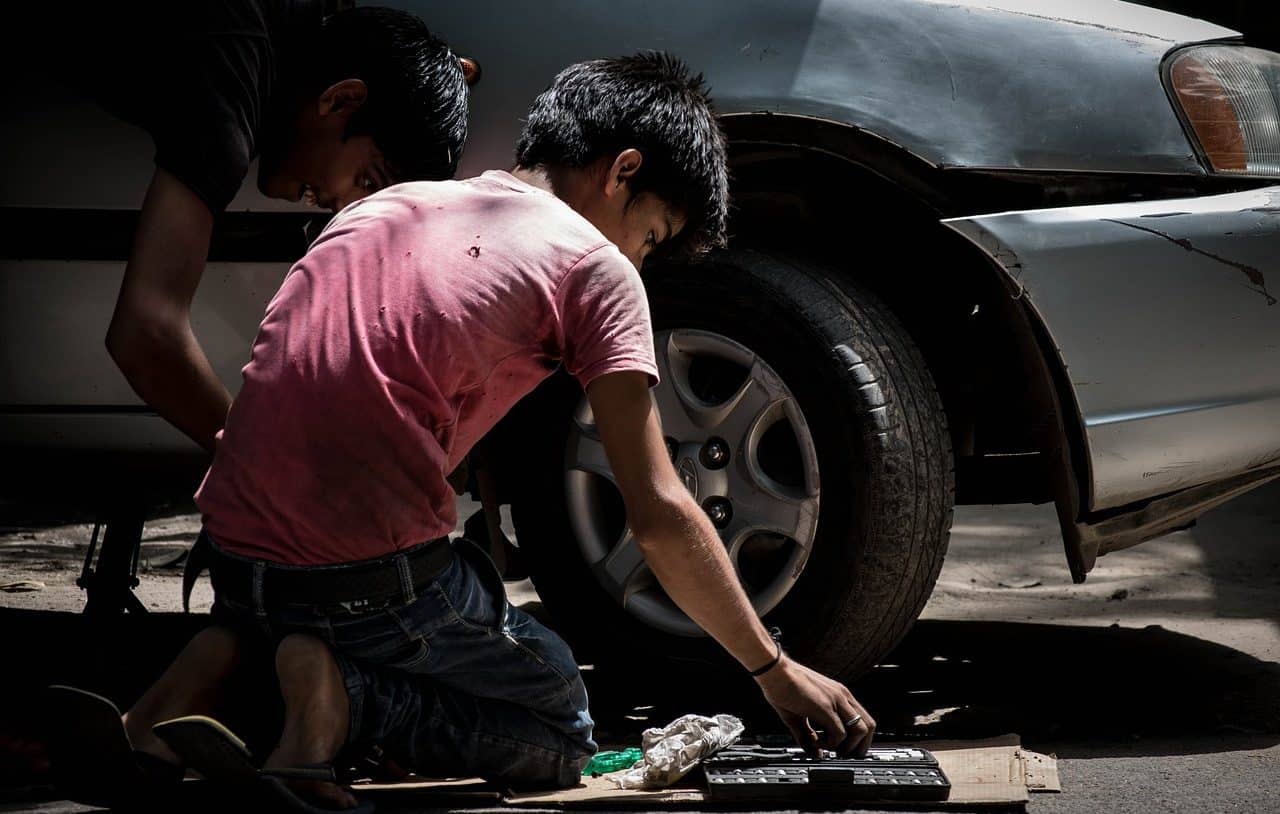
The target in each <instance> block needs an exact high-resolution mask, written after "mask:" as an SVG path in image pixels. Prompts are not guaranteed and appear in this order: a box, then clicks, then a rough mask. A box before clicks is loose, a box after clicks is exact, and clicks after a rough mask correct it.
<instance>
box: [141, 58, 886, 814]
mask: <svg viewBox="0 0 1280 814" xmlns="http://www.w3.org/2000/svg"><path fill="white" fill-rule="evenodd" d="M517 163H518V165H517V167H516V169H515V170H514V171H512V172H511V173H506V172H489V173H485V174H484V175H482V176H480V177H479V178H475V179H471V180H468V181H462V182H442V183H418V184H401V185H398V186H394V187H391V188H389V189H387V190H384V191H382V192H380V193H377V194H375V195H372V196H370V197H368V198H366V199H364V200H363V201H360V202H358V203H356V204H353V205H351V206H349V207H347V208H346V209H344V210H343V211H342V212H341V213H339V215H338V216H337V217H335V218H334V219H333V221H332V222H331V223H330V224H329V226H328V227H327V228H326V229H325V230H324V232H323V233H322V234H321V236H320V237H319V238H318V239H317V240H316V242H315V244H314V245H313V246H312V247H311V249H310V250H309V251H308V253H307V255H306V256H305V257H304V258H302V259H301V260H300V261H298V263H297V264H296V265H295V266H294V267H293V268H292V269H291V270H290V272H289V274H288V275H287V276H286V278H285V280H284V283H283V284H282V285H281V288H280V291H279V292H278V293H277V294H276V296H275V298H274V299H273V300H272V301H271V303H270V305H269V306H268V308H267V313H266V317H265V319H264V320H263V323H262V327H261V330H260V332H259V334H258V337H257V340H256V341H255V343H254V347H253V354H252V358H251V360H250V362H249V364H248V365H247V366H246V367H245V369H244V385H243V387H242V389H241V391H240V394H239V395H238V396H237V398H236V400H235V403H234V404H233V406H232V408H231V412H230V414H229V415H228V417H227V421H226V426H225V429H224V430H223V432H222V433H221V434H220V435H219V444H218V448H217V452H216V455H215V457H214V461H213V464H212V466H211V468H210V470H209V473H208V475H207V476H206V478H205V480H204V483H203V484H202V485H201V487H200V490H199V492H198V493H197V495H196V501H197V504H198V506H199V507H200V510H201V512H202V513H203V515H204V520H205V533H204V535H203V541H204V542H203V544H204V545H206V546H208V547H209V548H210V549H211V551H212V564H211V574H212V577H213V583H214V590H215V596H216V601H215V605H214V620H215V622H216V623H217V624H216V625H215V626H214V627H212V628H210V629H209V630H207V631H205V632H204V633H202V634H200V635H199V636H198V637H197V638H196V639H194V640H193V641H192V643H191V644H190V645H188V648H187V649H186V650H185V651H184V652H183V654H182V655H180V656H179V658H178V660H177V661H176V662H175V663H174V665H173V666H171V667H170V669H169V671H168V672H166V674H165V675H164V676H163V677H162V678H161V679H160V681H159V682H158V683H157V684H156V685H155V686H154V687H152V689H151V690H149V691H148V693H147V694H146V695H145V696H144V697H143V699H142V700H141V701H139V703H138V704H137V705H136V706H135V707H134V708H133V709H132V710H131V711H130V712H129V713H128V714H127V715H126V716H125V726H126V729H127V731H128V734H129V736H130V739H131V740H132V743H133V747H134V748H136V749H138V750H139V751H141V752H143V753H145V754H147V755H149V757H150V758H153V759H154V758H158V759H161V760H167V761H169V762H171V763H172V762H173V761H174V760H175V758H176V756H175V755H174V753H173V752H171V751H170V750H169V749H168V748H167V747H166V746H165V744H164V743H162V742H161V741H159V740H158V739H157V738H156V737H155V736H154V735H153V734H152V733H151V731H150V726H151V725H152V724H154V723H155V722H157V721H163V720H166V719H167V718H171V717H174V716H177V715H183V714H191V713H195V712H202V713H205V712H207V711H208V709H207V705H208V703H209V700H208V699H210V698H212V697H213V696H214V695H216V690H217V687H218V686H219V685H220V683H221V682H222V681H223V680H224V676H225V675H226V674H227V673H228V672H230V670H231V669H232V667H233V666H234V664H235V662H236V659H237V658H238V653H239V650H240V648H241V646H242V645H243V643H244V642H245V641H246V638H247V637H259V638H260V637H263V636H266V637H267V639H268V641H270V642H272V643H273V645H274V646H275V647H276V668H277V674H278V677H279V681H280V688H281V692H282V694H283V696H284V700H285V707H286V716H285V726H284V732H283V734H282V736H281V738H280V741H279V744H278V746H277V748H276V749H275V751H274V752H273V753H272V754H271V755H270V756H269V757H268V758H267V761H266V766H267V768H268V769H289V768H291V767H297V766H303V765H314V764H317V763H319V764H332V763H333V762H334V761H335V760H337V759H339V753H340V752H341V753H342V755H343V757H349V756H350V755H351V754H353V753H354V752H358V751H361V750H367V749H369V748H372V747H375V746H376V747H378V748H380V749H381V750H382V752H383V753H385V754H386V755H388V756H390V757H391V758H392V759H393V760H394V761H395V762H396V763H398V764H399V765H401V766H404V767H405V768H408V769H410V770H415V771H418V772H420V773H431V774H437V775H438V774H444V775H450V776H458V775H477V774H478V775H481V776H484V777H487V778H490V779H493V780H495V781H498V782H500V783H502V784H503V785H505V786H508V787H526V788H535V787H563V786H568V785H572V784H574V783H576V782H577V780H578V777H579V775H580V772H581V770H582V767H583V766H584V765H585V763H586V761H587V760H588V759H589V758H590V756H591V754H592V753H593V752H594V751H595V744H594V742H593V741H592V739H591V728H592V722H591V718H590V715H589V713H588V711H587V697H586V691H585V689H584V688H583V684H582V679H581V677H580V675H579V673H578V668H577V666H576V663H575V661H574V659H573V655H572V653H570V652H569V649H568V647H567V645H565V643H564V642H563V641H562V640H561V639H560V638H559V637H558V636H556V635H555V634H554V633H553V632H551V631H549V630H547V629H546V628H545V627H543V626H542V625H540V624H539V623H538V622H536V621H535V620H533V619H532V618H530V617H528V616H527V615H526V614H524V613H523V612H522V611H520V610H519V609H518V608H513V607H510V606H509V605H508V604H507V602H506V598H505V594H504V593H503V588H502V581H501V578H500V577H499V575H498V574H497V572H496V571H495V570H494V568H493V565H492V563H491V562H489V561H488V560H487V558H486V557H485V556H484V554H483V553H482V552H480V551H479V550H478V549H476V548H475V547H474V546H472V545H470V544H468V543H466V542H465V541H458V542H457V543H450V541H449V540H448V538H447V535H448V534H449V532H450V531H452V530H453V527H454V523H455V521H456V518H455V516H454V508H453V505H454V498H453V493H452V491H451V489H450V488H449V486H448V484H447V483H446V480H445V477H446V475H447V474H448V473H449V472H450V471H451V470H452V469H453V468H454V467H455V466H456V465H457V464H458V463H459V462H460V461H461V460H462V458H463V457H464V456H465V455H466V454H467V451H468V450H469V449H470V448H471V447H472V445H473V444H475V442H476V441H478V440H479V439H480V438H481V436H483V435H484V434H485V432H487V431H488V430H489V429H490V428H491V427H492V426H493V425H494V424H495V423H496V422H497V421H498V420H499V419H500V418H501V417H502V416H503V415H504V414H505V413H506V412H507V411H508V410H509V409H510V408H511V407H512V406H513V405H514V404H515V403H516V401H518V400H519V399H520V398H521V397H522V396H524V395H525V394H527V393H529V392H530V391H531V390H533V388H534V387H535V386H536V385H537V384H538V383H539V382H540V381H542V380H543V379H545V378H546V377H547V376H548V375H550V373H551V372H552V371H553V370H555V369H556V368H557V367H559V366H561V365H563V366H564V367H565V368H566V370H567V371H568V372H569V373H570V374H572V375H573V376H575V377H576V378H577V379H578V381H579V382H580V383H581V385H582V386H583V387H584V388H585V390H586V392H587V395H588V398H589V399H590V403H591V406H592V409H593V413H594V416H595V420H596V423H597V426H598V428H599V431H600V434H601V437H602V440H603V442H604V446H605V450H606V453H607V455H608V458H609V462H610V464H611V467H612V469H613V473H614V476H615V478H616V482H617V484H618V487H619V490H620V491H621V492H622V496H623V500H624V502H625V504H626V509H627V515H628V522H629V524H630V527H631V528H632V530H633V531H634V533H635V536H636V538H637V540H638V543H639V546H640V550H641V551H642V552H643V554H644V556H645V560H646V562H647V563H648V565H649V566H650V568H651V569H652V570H653V572H654V574H655V575H656V576H657V578H658V580H659V581H660V583H661V584H662V586H663V587H664V589H666V591H667V593H668V594H669V595H670V596H671V598H672V599H673V600H674V601H675V602H676V603H677V604H678V605H679V606H680V607H681V608H682V609H683V610H684V611H685V612H686V613H688V614H689V616H690V617H691V618H693V619H694V620H695V621H696V622H698V624H699V625H701V626H702V627H703V628H704V629H705V630H706V631H707V632H708V633H709V634H710V635H711V636H712V637H714V638H715V639H716V640H717V641H718V642H720V643H721V644H722V645H723V646H724V647H725V648H726V649H727V650H728V651H729V652H730V653H731V654H732V655H733V656H734V657H735V658H737V660H738V661H739V662H741V663H742V665H743V666H744V667H745V668H747V669H748V670H750V671H751V672H752V674H753V675H755V676H756V677H757V680H758V681H759V683H760V686H761V688H762V690H763V691H764V693H765V696H766V698H767V699H768V700H769V701H770V703H772V704H773V705H774V707H775V708H776V709H777V710H778V712H779V714H780V715H781V717H782V718H783V720H784V722H786V723H787V725H788V726H789V727H790V728H791V730H792V731H793V732H794V733H795V734H796V736H797V738H798V739H799V740H800V741H801V743H802V744H803V745H804V746H806V747H813V746H815V744H816V743H817V741H816V740H815V737H816V736H815V735H814V730H815V729H816V730H821V731H823V732H824V733H825V735H826V739H827V740H826V745H827V746H828V747H830V748H835V749H840V750H841V751H842V752H845V753H855V752H862V751H865V749H866V747H867V746H868V745H869V743H870V740H871V735H872V731H873V727H874V724H873V722H872V721H871V718H870V716H869V715H868V714H867V713H866V710H864V709H863V708H862V707H861V706H860V705H859V704H858V703H857V701H856V700H855V699H854V698H853V696H852V694H850V693H849V691H848V689H846V688H845V687H844V686H843V685H841V684H839V683H837V682H835V681H833V680H831V679H829V678H827V677H826V676H823V675H821V674H819V673H816V672H813V671H811V670H809V669H807V668H805V667H803V666H801V665H799V664H797V663H795V662H793V661H792V660H790V659H789V658H787V657H786V655H785V654H784V653H783V652H782V651H781V648H780V647H779V646H778V645H777V643H776V641H774V640H773V639H771V637H770V635H769V634H768V633H767V632H766V631H765V629H764V627H763V626H762V625H761V623H760V621H759V619H758V618H757V617H756V615H755V613H754V612H753V610H752V608H751V605H750V603H749V601H748V600H747V598H746V596H745V594H744V593H743V591H742V589H741V586H740V585H739V583H738V579H737V576H736V574H735V572H734V569H733V566H732V565H731V563H730V562H729V559H728V557H727V554H726V552H725V549H724V546H723V544H722V543H721V542H720V539H719V537H718V536H717V533H716V531H715V529H714V527H713V526H712V525H711V524H710V521H709V520H708V518H707V517H706V515H705V513H704V512H703V511H702V509H701V508H700V507H699V506H698V505H697V503H696V502H695V501H694V500H693V498H692V497H691V496H690V495H689V493H688V492H687V491H686V490H685V489H684V487H683V485H682V484H681V481H680V479H679V477H678V476H677V475H676V473H675V471H674V469H673V467H672V465H671V462H670V459H669V458H668V455H667V451H666V447H665V443H664V440H663V435H662V430H661V426H660V424H659V423H658V417H657V415H656V413H655V411H654V409H653V406H652V402H651V400H650V397H649V392H648V391H649V388H650V387H651V386H652V385H653V384H654V383H655V382H656V378H657V367H656V365H655V363H654V349H653V342H652V329H651V325H650V322H649V313H648V307H647V303H646V299H645V294H644V288H643V285H642V284H641V281H640V276H639V272H638V269H639V268H640V267H641V265H642V264H643V262H644V260H645V257H646V256H647V255H648V254H649V253H650V252H651V251H652V250H653V249H654V248H656V247H658V246H662V247H663V249H664V252H666V251H670V252H672V253H676V254H690V253H696V252H698V251H701V250H703V249H706V248H708V247H711V246H714V245H717V244H719V243H722V242H723V233H724V221H725V214H726V210H727V176H726V170H725V148H724V139H723V136H722V134H721V132H720V129H719V126H718V124H717V122H716V119H715V115H714V112H713V110H712V108H711V104H710V99H709V98H708V96H707V93H706V90H705V88H704V87H703V86H702V82H701V78H700V77H691V76H690V75H689V73H688V71H687V69H686V68H685V67H684V66H683V65H682V64H681V63H679V62H678V61H677V60H674V59H672V58H669V57H666V56H664V55H660V54H642V55H638V56H635V57H629V58H623V59H612V60H597V61H593V62H587V63H580V64H578V65H573V66H571V67H569V68H567V69H566V70H565V71H563V72H562V73H561V74H560V75H559V76H557V77H556V79H555V82H554V83H553V84H552V86H551V87H550V88H549V89H548V90H547V91H545V92H544V93H543V94H542V95H541V96H539V97H538V99H537V101H536V102H535V103H534V106H533V109H532V111H531V112H530V115H529V118H528V121H527V124H526V127H525V131H524V134H523V136H522V137H521V140H520V144H519V146H518V148H517ZM208 773H209V772H206V774H208ZM258 785H259V787H260V790H262V791H263V792H264V793H270V794H275V795H277V796H278V797H279V798H280V799H282V800H285V801H288V802H290V803H292V804H298V805H300V804H302V802H301V800H302V799H303V798H305V799H310V800H312V801H317V802H320V803H322V804H324V805H327V806H331V807H337V808H347V807H351V806H355V805H356V804H357V801H356V800H355V798H353V797H352V796H351V795H350V793H349V792H348V791H347V790H345V789H343V788H342V787H340V786H339V785H337V784H336V783H334V782H325V781H324V780H323V779H321V780H297V779H290V780H288V782H287V783H286V781H284V780H283V779H281V778H280V777H279V776H274V775H271V774H270V773H269V772H268V773H267V774H266V775H265V776H264V779H263V781H262V783H260V784H258Z"/></svg>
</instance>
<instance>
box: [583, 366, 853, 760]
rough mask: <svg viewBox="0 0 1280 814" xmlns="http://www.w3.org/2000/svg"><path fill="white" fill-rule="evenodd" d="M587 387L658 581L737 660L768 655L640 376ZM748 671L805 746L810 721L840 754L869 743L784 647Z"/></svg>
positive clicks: (838, 694)
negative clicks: (777, 657) (760, 671)
mask: <svg viewBox="0 0 1280 814" xmlns="http://www.w3.org/2000/svg"><path fill="white" fill-rule="evenodd" d="M587 395H588V397H589V398H590V401H591V409H592V412H593V413H594V415H595V419H596V426H597V427H598V428H599V430H600V436H601V440H602V441H603V442H604V447H605V452H606V454H607V456H608V458H609V465H610V467H611V468H612V469H613V473H614V476H615V478H616V479H617V483H618V488H619V489H620V490H621V492H622V498H623V502H624V503H625V504H626V509H627V520H628V522H629V523H630V525H631V530H632V531H633V532H634V533H635V535H636V540H637V543H638V544H639V546H640V550H641V551H642V552H643V553H644V558H645V562H646V563H648V565H649V567H650V568H651V569H652V570H653V573H654V575H655V576H656V577H657V578H658V581H659V582H660V583H661V584H662V587H663V589H665V590H666V592H667V594H668V595H669V596H670V597H671V599H672V600H673V601H674V602H675V603H676V604H677V605H678V606H679V607H680V609H681V610H683V611H684V612H685V613H687V614H688V615H689V617H690V618H691V619H693V621H694V622H696V623H697V624H698V626H699V627H701V628H702V629H703V630H705V631H706V632H707V633H709V634H710V635H711V636H712V637H713V638H714V639H715V640H716V641H717V642H719V643H720V644H721V645H722V646H723V647H724V648H725V649H726V650H728V651H729V653H730V654H731V655H732V656H733V657H734V658H736V659H737V660H738V661H739V662H740V663H741V664H742V665H743V667H745V668H747V669H748V670H751V669H757V668H759V667H762V666H764V665H766V664H768V663H769V661H770V660H771V659H772V658H773V657H774V653H775V647H774V644H773V641H772V640H771V639H770V638H769V634H768V632H767V631H766V630H765V628H764V625H762V624H761V622H760V620H759V618H757V616H756V614H755V611H754V610H753V609H752V607H751V603H750V601H749V600H748V599H747V596H746V594H745V593H744V592H743V590H742V586H741V583H740V582H739V580H738V575H737V573H736V572H735V571H734V568H733V564H732V563H731V562H730V560H729V555H728V553H727V552H726V551H725V548H724V544H723V543H722V542H721V541H720V538H719V536H718V535H717V534H716V531H715V528H714V527H713V526H712V525H711V522H710V520H709V519H708V518H707V516H706V514H705V513H704V512H703V511H702V509H701V508H700V507H699V506H698V504H697V503H696V502H695V501H694V499H693V498H692V496H690V494H689V493H688V491H686V490H685V488H684V485H683V484H682V483H681V482H680V479H679V476H678V475H677V474H676V472H675V469H674V467H672V465H671V461H670V459H669V458H668V456H667V449H666V444H665V442H664V441H663V436H662V427H661V424H660V423H659V420H658V416H657V412H656V411H655V410H654V408H653V404H652V401H651V400H650V398H649V387H648V378H647V377H646V376H645V375H644V374H643V373H631V372H625V373H612V374H607V375H605V376H601V377H600V378H598V379H596V380H595V381H593V382H592V383H591V384H590V386H589V387H588V388H587ZM757 681H758V682H759V684H760V687H761V689H762V690H763V692H764V694H765V697H766V698H767V699H768V701H769V702H770V703H771V704H772V705H773V706H774V708H775V709H776V710H777V711H778V714H779V716H781V718H782V719H783V721H784V722H785V723H786V724H787V726H788V727H789V728H790V729H791V731H792V734H794V735H795V737H796V740H797V741H798V742H799V743H800V744H801V745H802V746H805V747H806V748H812V747H813V746H814V744H815V739H814V734H813V730H812V728H817V729H821V730H823V731H824V733H825V739H824V740H825V743H824V745H826V746H827V747H828V748H832V749H837V748H838V749H839V750H840V751H841V752H843V753H846V754H850V753H856V754H862V753H864V752H865V751H866V748H867V747H868V746H870V744H871V738H872V735H873V732H874V727H875V724H874V722H873V721H872V720H871V716H870V715H868V714H867V712H866V710H865V709H863V708H862V706H861V705H860V704H858V702H857V700H855V699H854V697H853V695H852V693H850V692H849V690H848V689H847V688H846V687H845V686H844V685H843V684H840V683H839V682H836V681H833V680H832V679H830V678H827V677H826V676H824V675H822V674H820V673H817V672H815V671H813V670H810V669H808V668H806V667H804V666H802V665H800V664H797V663H796V662H794V661H791V660H790V659H788V658H785V657H784V658H783V660H782V661H781V662H780V663H779V664H778V665H777V666H776V667H774V668H773V669H771V670H769V671H768V672H766V673H765V674H764V675H762V676H761V677H760V678H759V679H757ZM855 716H862V717H861V720H859V721H858V722H856V723H855V724H854V725H853V726H851V727H849V728H848V732H846V731H845V730H846V727H845V726H844V724H845V722H847V721H851V720H853V719H854V718H855ZM811 727H812V728H811Z"/></svg>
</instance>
